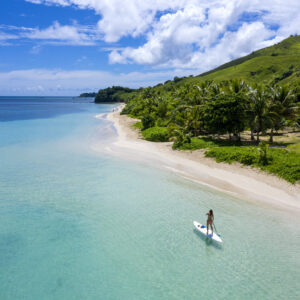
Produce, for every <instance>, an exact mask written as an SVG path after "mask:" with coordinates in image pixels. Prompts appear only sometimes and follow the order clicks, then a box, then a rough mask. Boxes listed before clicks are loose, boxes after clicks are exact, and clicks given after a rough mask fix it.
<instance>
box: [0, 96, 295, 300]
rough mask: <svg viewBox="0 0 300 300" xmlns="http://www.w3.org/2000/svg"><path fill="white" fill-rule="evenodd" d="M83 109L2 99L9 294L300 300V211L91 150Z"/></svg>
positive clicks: (2, 225)
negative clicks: (207, 229) (210, 220)
mask: <svg viewBox="0 0 300 300" xmlns="http://www.w3.org/2000/svg"><path fill="white" fill-rule="evenodd" d="M1 101H2V102H1ZM74 102H75V103H74ZM78 102H79V100H76V99H75V100H74V99H69V98H63V99H58V98H55V99H54V98H49V99H48V98H45V99H30V98H24V99H20V98H12V99H3V98H2V99H1V98H0V120H1V122H0V214H1V217H0V299H31V300H32V299H124V300H125V299H128V300H134V299H137V300H141V299H155V300H156V299H179V300H182V299H185V300H188V299H246V300H247V299H300V291H299V282H300V255H299V253H300V250H299V249H300V229H299V216H297V215H294V214H293V213H291V212H282V211H279V210H276V209H273V208H269V207H267V206H259V205H254V204H251V203H246V202H245V201H242V200H239V199H235V198H230V197H229V196H227V195H224V194H222V193H220V192H216V191H213V190H211V189H208V188H206V187H203V186H201V185H198V184H196V183H192V182H189V181H187V180H185V179H183V178H180V177H178V176H177V175H175V174H172V173H169V172H167V171H166V172H164V171H162V170H157V169H151V168H149V167H145V166H144V165H142V164H138V163H134V162H131V161H130V162H129V161H125V160H122V159H117V158H113V157H110V156H108V155H103V154H99V153H96V152H94V151H92V150H91V144H92V143H93V141H94V140H95V139H102V140H103V142H104V144H105V141H106V140H107V141H108V134H107V132H108V130H109V132H110V135H111V133H112V132H113V128H111V126H110V124H109V123H108V121H105V120H99V119H96V118H94V116H95V115H96V114H99V113H107V112H110V111H111V110H112V109H113V107H114V106H113V105H95V104H92V103H89V101H88V100H86V101H84V100H81V101H80V102H81V103H78ZM210 208H213V209H214V211H215V223H216V226H217V229H218V230H219V232H220V233H221V236H222V238H223V241H224V243H223V245H222V246H219V245H217V244H214V243H212V242H209V241H207V240H205V239H204V238H203V237H201V236H200V235H199V234H198V233H197V232H196V231H195V230H194V229H193V224H192V221H193V220H198V221H200V222H201V221H202V222H204V221H205V213H206V212H207V211H208V209H210Z"/></svg>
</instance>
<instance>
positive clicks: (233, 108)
mask: <svg viewBox="0 0 300 300" xmlns="http://www.w3.org/2000/svg"><path fill="white" fill-rule="evenodd" d="M299 45H300V38H299V36H291V37H289V38H287V39H286V40H284V41H282V42H281V43H278V44H276V45H274V46H271V47H268V48H264V49H261V50H258V51H256V52H253V53H252V54H251V55H248V56H245V57H242V58H240V59H237V60H234V61H232V62H229V63H226V64H224V65H222V66H220V67H218V68H216V69H214V70H212V71H209V72H206V73H203V74H200V75H199V76H189V77H182V78H179V77H174V80H173V81H171V80H168V81H166V82H165V83H161V84H157V85H156V86H153V87H148V88H140V89H135V90H134V89H129V88H123V87H118V86H116V87H111V88H106V89H103V90H99V92H98V94H97V96H96V98H95V103H108V101H109V102H114V101H116V102H123V104H122V105H121V106H119V109H118V110H119V111H120V113H121V115H120V113H119V112H118V113H114V114H109V115H108V119H110V120H111V121H113V123H114V125H115V127H116V129H117V131H118V134H119V137H118V141H117V142H116V143H114V145H112V147H108V148H110V150H117V151H115V152H119V154H121V155H125V153H120V152H122V151H120V149H121V148H123V152H126V155H127V156H128V157H129V158H135V159H137V158H140V159H141V160H142V161H144V162H145V161H146V160H148V162H149V163H150V164H157V165H158V166H165V167H166V168H168V169H172V170H173V171H176V172H177V173H180V174H182V175H183V176H185V177H188V178H190V179H193V180H198V181H200V182H202V183H205V184H207V185H211V186H213V187H215V188H218V189H221V190H223V191H226V192H228V193H231V194H235V195H238V196H239V197H245V198H249V199H250V198H251V199H256V200H259V201H262V199H264V200H263V201H264V202H274V203H276V205H281V206H289V207H290V208H292V207H295V208H297V209H299V203H300V202H299V200H300V196H299V195H300V188H299V182H300V154H299V151H300V148H299V146H300V132H299V129H298V128H299V124H300V123H299V121H300V119H299V99H300V89H299V78H300V73H299V70H300V65H299V64H298V62H297V59H296V58H298V57H299V55H300V53H299V49H300V48H299ZM257 62H260V64H259V65H257ZM263 62H265V63H263ZM257 68H258V69H259V70H258V69H257ZM227 77H228V79H227ZM108 148H107V149H108ZM174 150H175V151H174ZM146 156H147V159H145V157H146ZM158 161H159V163H158ZM196 165H197V166H196ZM187 166H189V167H187Z"/></svg>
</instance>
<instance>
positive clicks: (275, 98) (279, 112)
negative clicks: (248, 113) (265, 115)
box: [270, 86, 297, 143]
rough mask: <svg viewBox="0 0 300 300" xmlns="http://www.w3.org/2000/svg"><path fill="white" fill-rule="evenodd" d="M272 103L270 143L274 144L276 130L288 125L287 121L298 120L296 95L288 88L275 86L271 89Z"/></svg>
mask: <svg viewBox="0 0 300 300" xmlns="http://www.w3.org/2000/svg"><path fill="white" fill-rule="evenodd" d="M270 101H271V102H272V108H273V112H274V114H273V116H274V118H273V126H272V127H271V133H270V142H271V143H272V142H273V133H274V129H275V130H276V131H277V130H279V129H282V128H283V127H284V126H285V125H286V121H287V120H290V121H295V120H296V119H297V106H296V104H295V94H294V92H293V90H291V89H289V88H288V87H287V86H274V87H272V88H270Z"/></svg>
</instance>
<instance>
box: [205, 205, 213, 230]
mask: <svg viewBox="0 0 300 300" xmlns="http://www.w3.org/2000/svg"><path fill="white" fill-rule="evenodd" d="M206 215H207V221H206V229H207V232H206V234H207V235H208V230H209V228H208V227H209V225H210V228H211V234H212V235H213V233H214V230H213V221H214V212H213V210H212V209H210V210H209V212H208V213H207V214H206Z"/></svg>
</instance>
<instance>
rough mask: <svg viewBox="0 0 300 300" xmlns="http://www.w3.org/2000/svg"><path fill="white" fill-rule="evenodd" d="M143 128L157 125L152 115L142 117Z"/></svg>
mask: <svg viewBox="0 0 300 300" xmlns="http://www.w3.org/2000/svg"><path fill="white" fill-rule="evenodd" d="M142 124H143V130H145V129H148V128H150V127H153V126H154V125H155V119H154V118H153V117H152V116H151V115H145V116H143V117H142Z"/></svg>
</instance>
